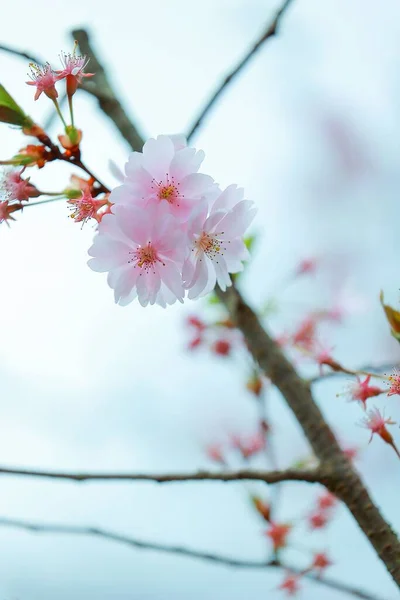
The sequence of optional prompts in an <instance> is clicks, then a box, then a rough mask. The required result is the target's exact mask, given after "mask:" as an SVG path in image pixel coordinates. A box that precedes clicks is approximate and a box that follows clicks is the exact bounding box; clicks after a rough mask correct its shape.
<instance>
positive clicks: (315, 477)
mask: <svg viewBox="0 0 400 600" xmlns="http://www.w3.org/2000/svg"><path fill="white" fill-rule="evenodd" d="M0 475H13V476H22V477H39V478H43V479H67V480H70V481H153V482H155V483H171V482H178V481H225V482H228V481H243V480H248V481H264V482H265V483H270V484H272V483H280V482H282V481H306V482H308V483H319V482H322V481H324V479H325V477H326V474H325V473H324V472H323V471H322V470H320V469H308V470H299V469H287V470H285V471H263V470H257V471H256V470H252V469H242V470H240V471H231V472H218V471H217V472H214V471H197V472H196V473H167V474H161V475H157V474H154V475H152V474H147V473H146V474H144V473H60V472H56V471H42V470H34V469H13V468H10V467H0Z"/></svg>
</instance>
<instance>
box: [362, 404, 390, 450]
mask: <svg viewBox="0 0 400 600" xmlns="http://www.w3.org/2000/svg"><path fill="white" fill-rule="evenodd" d="M386 425H396V421H392V419H391V418H389V419H385V415H384V414H383V413H381V412H380V410H379V408H374V409H372V410H370V411H369V412H368V414H367V416H366V417H365V418H364V419H362V421H361V426H362V427H365V428H366V429H369V430H370V432H371V437H370V439H369V441H370V442H371V441H372V438H373V437H374V435H375V434H377V435H379V437H380V438H382V440H383V441H384V442H386V443H387V444H389V445H390V446H392V448H393V449H394V451H395V452H396V454H397V455H398V456H399V458H400V454H399V451H398V449H397V447H396V445H395V443H394V440H393V437H392V434H391V433H390V432H389V431H388V430H387V428H386Z"/></svg>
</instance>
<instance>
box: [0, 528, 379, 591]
mask: <svg viewBox="0 0 400 600" xmlns="http://www.w3.org/2000/svg"><path fill="white" fill-rule="evenodd" d="M0 527H10V528H15V529H22V530H25V531H29V532H32V533H56V534H57V533H59V534H67V535H82V536H95V537H99V538H102V539H105V540H108V541H111V542H117V543H120V544H125V545H126V546H130V547H132V548H138V549H141V550H152V551H155V552H161V553H163V554H176V555H179V556H183V557H186V558H194V559H199V560H203V561H206V562H212V563H214V564H217V565H221V566H226V567H235V568H244V569H268V568H278V569H286V570H288V571H290V572H291V573H295V574H298V575H301V576H303V577H306V578H307V579H310V580H311V581H314V582H315V583H319V584H320V585H323V586H325V587H329V588H331V589H334V590H337V591H339V592H343V593H345V594H350V595H353V596H355V597H356V598H362V599H364V600H384V599H383V598H378V597H377V596H373V595H371V594H368V593H367V592H364V591H363V590H359V589H358V588H355V587H353V586H350V585H346V584H345V583H342V582H340V581H336V580H334V579H331V578H326V577H317V576H316V575H313V574H311V573H304V572H303V570H301V569H299V568H297V567H292V566H289V565H287V564H286V563H283V562H281V561H278V560H270V561H265V560H245V559H238V558H233V557H230V556H223V555H219V554H214V553H211V552H202V551H199V550H193V549H191V548H185V547H183V546H174V545H169V544H158V543H155V542H148V541H145V540H140V539H137V538H133V537H128V536H126V535H121V534H119V533H115V532H112V531H108V530H106V529H100V528H98V527H82V526H72V525H58V524H47V523H35V522H32V521H25V520H20V519H9V518H5V517H0Z"/></svg>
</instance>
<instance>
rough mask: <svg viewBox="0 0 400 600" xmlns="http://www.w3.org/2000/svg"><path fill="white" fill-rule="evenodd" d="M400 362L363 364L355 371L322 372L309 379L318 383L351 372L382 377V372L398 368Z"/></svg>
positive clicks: (347, 374) (310, 381) (311, 382)
mask: <svg viewBox="0 0 400 600" xmlns="http://www.w3.org/2000/svg"><path fill="white" fill-rule="evenodd" d="M399 366H400V365H399V364H398V363H396V364H393V363H387V364H382V365H363V366H362V367H360V368H359V369H354V370H353V371H349V372H346V371H329V372H327V373H321V374H319V375H315V377H311V378H310V379H308V380H307V381H308V383H310V384H313V383H318V382H319V381H325V379H332V378H333V377H344V376H347V377H348V376H349V374H354V375H364V374H365V375H375V374H376V376H377V377H382V373H385V372H387V371H393V369H398V368H399Z"/></svg>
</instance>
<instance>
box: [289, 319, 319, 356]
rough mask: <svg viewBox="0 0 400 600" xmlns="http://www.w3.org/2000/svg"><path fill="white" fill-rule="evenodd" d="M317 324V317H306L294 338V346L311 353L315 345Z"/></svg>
mask: <svg viewBox="0 0 400 600" xmlns="http://www.w3.org/2000/svg"><path fill="white" fill-rule="evenodd" d="M317 324H318V319H317V317H316V316H315V315H311V316H309V317H306V318H305V319H304V320H303V321H302V322H301V323H300V325H299V327H298V328H297V330H296V331H295V333H294V334H293V336H292V339H291V341H292V343H293V345H294V346H298V347H300V348H303V349H304V350H306V351H307V352H311V351H312V350H313V348H314V344H315V336H316V330H317Z"/></svg>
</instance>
